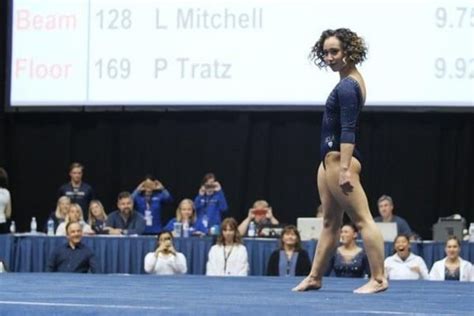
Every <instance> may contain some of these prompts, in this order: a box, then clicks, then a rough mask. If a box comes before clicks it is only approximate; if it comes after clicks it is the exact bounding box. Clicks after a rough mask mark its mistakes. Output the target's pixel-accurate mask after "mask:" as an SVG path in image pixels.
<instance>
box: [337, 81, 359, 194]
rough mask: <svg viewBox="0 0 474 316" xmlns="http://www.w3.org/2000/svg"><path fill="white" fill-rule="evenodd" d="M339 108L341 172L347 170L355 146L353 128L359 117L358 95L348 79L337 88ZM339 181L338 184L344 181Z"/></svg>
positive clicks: (354, 128)
mask: <svg viewBox="0 0 474 316" xmlns="http://www.w3.org/2000/svg"><path fill="white" fill-rule="evenodd" d="M338 98H339V104H340V107H341V108H340V109H341V117H340V119H341V173H343V172H348V171H349V168H350V165H351V158H352V154H353V152H354V146H355V130H356V126H357V120H358V117H359V110H360V104H359V102H360V101H359V96H358V94H357V92H356V89H355V87H354V85H353V83H351V82H350V81H343V82H341V84H340V86H339V89H338ZM346 182H347V181H345V182H342V183H339V184H340V185H342V184H344V183H346Z"/></svg>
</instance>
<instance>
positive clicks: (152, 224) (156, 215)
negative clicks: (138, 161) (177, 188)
mask: <svg viewBox="0 0 474 316" xmlns="http://www.w3.org/2000/svg"><path fill="white" fill-rule="evenodd" d="M132 197H133V203H134V205H135V210H136V211H137V212H138V213H140V214H141V215H142V216H143V217H144V218H145V222H146V226H145V234H157V233H159V232H160V231H161V209H162V207H163V205H164V204H165V203H168V202H172V201H173V198H172V197H171V194H170V193H169V192H168V190H166V189H165V187H164V186H163V184H162V183H161V182H160V181H158V180H156V179H155V177H153V176H152V175H147V176H146V177H145V179H144V180H143V181H142V182H141V183H140V184H139V185H138V187H137V188H136V189H135V191H133V193H132Z"/></svg>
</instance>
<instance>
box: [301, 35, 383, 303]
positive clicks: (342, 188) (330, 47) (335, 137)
mask: <svg viewBox="0 0 474 316" xmlns="http://www.w3.org/2000/svg"><path fill="white" fill-rule="evenodd" d="M366 55H367V47H366V45H365V43H364V40H363V39H362V38H361V37H359V36H358V35H357V34H356V33H355V32H353V31H351V30H349V29H347V28H340V29H336V30H331V29H329V30H326V31H324V32H323V33H322V34H321V36H320V38H319V40H318V41H317V42H316V44H315V45H314V46H313V48H312V51H311V54H310V59H311V60H313V61H314V63H315V64H316V65H317V66H319V67H320V68H325V67H327V66H329V67H330V68H331V70H332V71H334V72H338V73H339V76H340V81H339V82H338V83H337V85H336V86H335V87H334V89H333V90H332V92H331V93H330V95H329V97H328V99H327V101H326V106H325V111H324V115H323V121H322V131H321V161H322V162H321V164H320V165H319V168H318V173H317V183H318V189H319V195H320V198H321V204H322V208H323V214H324V227H323V231H322V233H321V237H320V239H319V242H318V245H317V249H316V252H315V255H314V260H313V265H312V267H311V271H310V273H309V275H308V276H307V277H306V278H305V279H304V280H303V281H301V283H300V284H298V285H297V286H296V287H294V288H293V291H306V290H317V289H319V288H321V286H322V277H323V275H324V273H325V271H326V266H327V264H328V262H329V260H330V258H331V257H332V255H333V252H334V250H335V248H336V245H337V241H338V238H339V228H340V227H341V224H342V219H343V214H344V211H345V212H346V213H347V214H348V215H349V217H350V218H351V220H352V222H353V223H354V224H355V226H356V227H357V229H358V230H359V231H360V233H361V235H362V239H363V241H364V246H365V251H366V254H367V257H368V260H369V265H370V275H371V277H370V279H369V281H368V282H367V283H366V284H365V285H363V286H361V287H360V288H358V289H356V290H354V293H360V294H370V293H377V292H381V291H384V290H386V289H387V288H388V282H387V279H386V277H385V275H384V265H383V264H384V249H383V239H382V235H381V233H380V231H379V229H378V228H377V226H376V225H375V222H374V220H373V218H372V215H371V213H370V210H369V205H368V201H367V197H366V195H365V192H364V189H363V188H362V185H361V183H360V178H359V175H360V171H361V156H360V153H359V151H358V149H357V148H356V146H355V143H356V138H355V132H356V129H357V126H358V116H359V113H360V111H361V109H362V107H363V105H364V103H365V99H366V88H365V83H364V79H363V78H362V75H361V74H360V73H359V71H358V70H357V68H356V65H357V64H360V63H361V62H363V61H364V60H365V59H366Z"/></svg>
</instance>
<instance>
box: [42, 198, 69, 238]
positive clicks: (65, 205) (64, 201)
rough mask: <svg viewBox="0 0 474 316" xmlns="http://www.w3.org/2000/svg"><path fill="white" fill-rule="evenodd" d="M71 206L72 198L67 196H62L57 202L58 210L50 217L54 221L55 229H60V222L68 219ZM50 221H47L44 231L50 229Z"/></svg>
mask: <svg viewBox="0 0 474 316" xmlns="http://www.w3.org/2000/svg"><path fill="white" fill-rule="evenodd" d="M70 206H71V199H70V198H69V197H67V196H61V197H60V198H59V199H58V201H57V202H56V210H55V211H54V212H52V213H51V214H50V215H49V217H50V218H51V219H52V220H53V221H54V231H56V230H57V229H58V226H59V224H61V223H62V222H64V221H65V220H66V216H67V213H68V212H69V207H70ZM47 225H48V223H47V221H46V224H45V227H44V231H45V232H46V231H48V227H47Z"/></svg>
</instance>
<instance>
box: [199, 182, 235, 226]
mask: <svg viewBox="0 0 474 316" xmlns="http://www.w3.org/2000/svg"><path fill="white" fill-rule="evenodd" d="M194 205H195V207H196V213H197V217H198V221H200V222H201V223H202V225H203V226H204V227H205V228H206V229H210V228H211V227H212V226H214V225H220V224H221V218H222V216H221V215H222V213H224V212H226V211H227V208H228V206H227V201H226V199H225V195H224V191H223V190H222V186H221V185H220V183H219V182H217V180H216V176H215V175H214V174H213V173H208V174H206V175H205V176H204V179H203V180H202V183H201V188H200V189H199V193H198V195H197V196H196V198H195V199H194Z"/></svg>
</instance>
